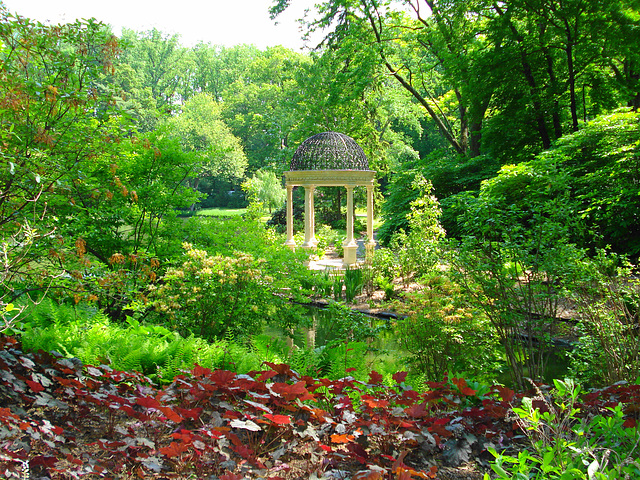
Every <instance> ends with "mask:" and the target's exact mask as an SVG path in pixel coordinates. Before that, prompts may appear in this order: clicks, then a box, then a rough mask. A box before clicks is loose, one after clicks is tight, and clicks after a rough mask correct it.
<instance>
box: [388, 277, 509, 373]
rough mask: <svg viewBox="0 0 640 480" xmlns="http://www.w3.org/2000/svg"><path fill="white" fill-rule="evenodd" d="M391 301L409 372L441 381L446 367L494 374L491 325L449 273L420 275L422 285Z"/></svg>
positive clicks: (495, 360) (496, 352) (494, 343)
mask: <svg viewBox="0 0 640 480" xmlns="http://www.w3.org/2000/svg"><path fill="white" fill-rule="evenodd" d="M392 306H393V308H394V309H395V310H396V311H397V312H398V313H399V314H401V316H400V317H399V318H398V319H397V321H396V323H395V331H396V337H397V338H398V341H399V343H400V344H401V346H402V347H403V349H404V350H405V351H406V352H407V362H408V364H409V365H410V368H411V373H412V374H413V375H419V376H422V377H424V379H425V380H427V381H439V380H441V379H442V378H443V377H444V375H445V373H446V372H449V373H452V372H465V374H469V375H472V376H474V377H476V378H485V379H490V378H494V374H495V373H496V372H497V368H498V367H499V364H500V361H499V359H500V358H501V356H502V353H501V352H500V348H499V347H500V346H499V344H498V342H497V339H496V338H495V336H494V335H493V332H492V328H491V325H490V323H489V321H488V320H487V318H486V317H485V316H484V315H483V314H482V312H480V311H477V310H476V309H474V308H472V307H471V306H470V305H469V303H468V302H467V300H466V298H465V296H464V295H463V293H462V291H461V289H460V287H459V286H458V285H456V284H455V283H454V282H452V281H451V280H450V279H449V278H448V277H446V276H444V275H432V276H430V277H428V278H425V279H423V284H422V288H421V289H420V291H417V292H415V293H410V294H405V295H404V297H403V299H402V300H399V301H395V302H393V303H392Z"/></svg>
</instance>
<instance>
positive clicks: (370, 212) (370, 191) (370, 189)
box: [365, 185, 376, 256]
mask: <svg viewBox="0 0 640 480" xmlns="http://www.w3.org/2000/svg"><path fill="white" fill-rule="evenodd" d="M375 247H376V241H375V240H374V238H373V185H367V244H366V246H365V250H366V252H367V256H370V255H371V254H373V250H374V249H375Z"/></svg>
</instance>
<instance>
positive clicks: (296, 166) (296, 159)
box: [289, 132, 369, 171]
mask: <svg viewBox="0 0 640 480" xmlns="http://www.w3.org/2000/svg"><path fill="white" fill-rule="evenodd" d="M289 169H290V170H365V171H366V170H369V161H368V160H367V157H366V156H365V154H364V152H363V151H362V148H360V145H358V144H357V143H356V141H355V140H354V139H353V138H351V137H349V136H348V135H344V134H342V133H337V132H324V133H319V134H317V135H314V136H313V137H309V138H307V139H306V140H305V141H304V142H302V144H301V145H300V146H299V147H298V149H297V150H296V153H294V154H293V159H292V160H291V166H290V168H289Z"/></svg>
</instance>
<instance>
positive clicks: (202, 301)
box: [151, 244, 275, 340]
mask: <svg viewBox="0 0 640 480" xmlns="http://www.w3.org/2000/svg"><path fill="white" fill-rule="evenodd" d="M184 249H185V257H186V259H185V260H184V262H183V263H182V265H180V266H179V267H174V268H169V269H168V270H167V272H166V273H165V275H164V276H163V277H162V279H161V282H159V285H158V286H157V287H154V288H153V289H152V290H151V291H152V295H153V296H152V298H153V304H154V306H155V308H156V309H157V310H158V311H159V312H161V313H162V314H165V315H166V316H167V319H168V322H169V325H171V326H172V327H173V328H175V329H177V330H178V331H179V332H181V333H183V334H185V335H188V334H191V333H195V334H197V335H198V336H201V337H203V338H207V339H210V340H212V339H215V338H221V337H223V336H224V335H225V333H226V332H227V331H229V332H232V333H234V334H235V335H247V334H251V333H254V332H256V331H257V330H259V329H260V328H261V326H262V324H263V322H264V321H265V319H267V318H269V317H270V316H272V315H273V314H274V313H275V307H274V302H275V299H274V298H273V294H272V291H271V290H270V288H269V284H270V282H271V278H270V277H267V276H264V275H263V274H262V271H261V270H260V264H262V263H264V260H256V259H254V258H253V257H252V256H251V255H248V254H237V255H236V256H234V257H223V256H221V255H216V256H210V255H209V254H208V253H207V252H206V251H204V250H198V249H195V248H193V246H192V245H191V244H184Z"/></svg>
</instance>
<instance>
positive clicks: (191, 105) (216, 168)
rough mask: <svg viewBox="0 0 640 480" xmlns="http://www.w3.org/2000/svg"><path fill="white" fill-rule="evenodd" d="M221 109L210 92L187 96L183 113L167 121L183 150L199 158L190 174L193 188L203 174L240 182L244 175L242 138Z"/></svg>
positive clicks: (245, 165)
mask: <svg viewBox="0 0 640 480" xmlns="http://www.w3.org/2000/svg"><path fill="white" fill-rule="evenodd" d="M220 109H221V107H220V105H219V104H218V103H217V102H216V101H215V100H214V99H213V98H212V97H211V96H210V95H207V94H204V93H201V94H198V95H196V96H194V97H192V98H190V99H189V100H187V101H186V102H185V104H184V105H183V106H182V111H181V113H180V114H178V115H176V116H174V117H172V118H170V119H169V120H168V121H167V126H168V128H170V129H171V130H170V131H171V132H172V134H173V135H174V136H176V137H177V138H179V139H180V143H181V144H182V148H183V150H184V151H185V152H189V153H192V154H193V155H195V156H196V157H197V158H198V159H199V160H198V165H199V166H198V167H197V168H196V169H195V170H194V171H193V173H192V175H191V178H190V183H191V186H192V187H193V189H194V190H197V188H198V185H199V183H200V179H202V178H203V177H215V178H218V179H222V180H226V181H229V182H231V183H235V184H239V183H240V181H241V180H242V179H243V178H244V175H245V170H246V168H247V158H246V156H245V154H244V151H243V150H242V146H241V145H240V141H239V139H238V138H237V137H236V136H234V135H233V134H232V133H231V131H230V130H229V128H228V127H227V125H226V124H225V123H224V121H223V120H222V118H221V116H220Z"/></svg>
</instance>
